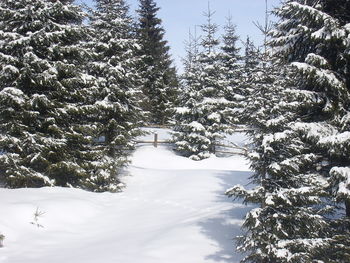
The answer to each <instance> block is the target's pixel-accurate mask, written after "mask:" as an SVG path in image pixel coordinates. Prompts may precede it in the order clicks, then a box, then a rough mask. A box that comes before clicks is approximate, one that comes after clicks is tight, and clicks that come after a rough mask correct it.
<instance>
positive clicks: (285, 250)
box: [227, 1, 350, 263]
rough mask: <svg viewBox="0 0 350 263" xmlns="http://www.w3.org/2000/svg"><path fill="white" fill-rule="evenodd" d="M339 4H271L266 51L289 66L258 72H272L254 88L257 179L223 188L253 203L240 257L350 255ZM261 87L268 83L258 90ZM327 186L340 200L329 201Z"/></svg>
mask: <svg viewBox="0 0 350 263" xmlns="http://www.w3.org/2000/svg"><path fill="white" fill-rule="evenodd" d="M343 4H344V5H345V4H346V3H345V2H344V1H343ZM344 5H341V4H339V5H333V4H330V1H285V2H284V3H283V5H282V7H281V8H280V9H278V11H277V15H278V16H279V17H280V18H281V19H282V20H281V22H280V23H279V24H278V25H277V28H276V29H275V30H274V31H273V32H272V33H271V35H272V40H271V44H272V46H273V48H274V54H273V55H274V57H279V58H280V62H281V63H285V62H287V65H286V66H283V65H279V64H278V65H277V66H278V67H277V68H276V67H275V69H274V70H273V71H272V72H271V71H269V73H268V76H265V77H264V75H266V73H267V72H266V71H262V72H263V74H258V76H259V75H261V76H263V79H264V78H265V79H271V80H272V81H269V82H266V83H265V84H264V85H259V87H258V90H256V99H255V100H254V103H257V106H258V107H253V111H252V112H253V113H254V112H255V114H254V115H252V117H253V118H252V119H251V120H250V123H251V125H252V126H253V127H254V128H255V130H254V131H253V132H252V134H255V137H253V138H254V139H255V141H254V142H255V150H254V152H253V153H252V154H251V156H250V157H251V158H250V159H251V160H252V168H253V169H254V171H255V173H254V175H253V182H254V183H256V184H257V185H258V186H257V187H255V188H254V189H252V190H246V189H244V188H243V187H241V186H235V187H234V188H232V189H230V190H229V191H228V192H227V193H228V194H229V195H234V196H237V197H242V198H244V200H245V201H246V202H251V203H256V204H259V205H260V207H259V208H256V209H253V210H252V211H251V212H250V213H248V215H247V217H246V219H245V223H244V227H245V228H246V229H247V233H246V235H245V236H244V237H242V238H241V239H240V248H241V249H242V250H244V251H247V252H248V256H247V257H246V258H245V260H243V262H344V263H345V262H348V260H349V255H350V254H349V240H348V238H346V236H348V235H349V219H348V218H347V217H346V202H347V200H348V199H347V197H346V194H345V195H344V194H343V193H344V192H345V193H347V192H348V189H349V186H348V185H347V184H348V183H347V182H348V181H347V180H348V178H347V177H348V174H347V172H346V171H347V170H348V169H349V163H348V158H346V157H345V156H349V152H348V151H349V149H348V145H349V144H348V142H349V139H348V137H347V136H348V128H349V127H347V126H348V125H347V121H346V119H347V116H348V111H349V94H348V92H349V87H348V85H349V84H348V83H349V80H348V78H349V77H348V74H347V73H346V72H347V70H348V68H347V66H346V65H349V60H348V56H347V55H346V52H347V51H346V50H347V47H346V45H347V41H346V37H347V36H348V35H349V31H348V26H347V24H348V23H349V21H344V20H342V19H346V17H348V16H346V15H345V14H344V13H346V12H348V11H345V9H343V7H344ZM337 8H339V9H337ZM346 10H348V9H346ZM342 17H343V18H342ZM267 65H268V64H266V63H265V66H264V67H265V69H266V68H268V67H266V66H267ZM284 67H287V68H286V69H287V70H283V68H284ZM273 68H274V67H272V69H273ZM273 72H275V74H273ZM276 73H277V74H276ZM281 74H282V75H281ZM282 77H283V78H282ZM256 83H259V82H256ZM262 88H266V91H267V92H266V93H265V94H263V96H260V94H259V93H261V90H262ZM275 95H277V97H276V96H275ZM264 97H265V99H264ZM336 178H341V179H338V180H337V179H336ZM331 189H334V193H335V197H337V198H336V200H338V201H341V202H344V203H345V206H343V208H341V207H338V206H335V205H333V203H332V202H331V198H332V195H331V194H330V193H331V191H330V190H331ZM339 193H340V195H339ZM340 196H341V197H340ZM344 207H345V209H344ZM342 210H343V211H344V215H342Z"/></svg>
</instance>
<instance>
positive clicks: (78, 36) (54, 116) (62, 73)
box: [0, 0, 99, 188]
mask: <svg viewBox="0 0 350 263" xmlns="http://www.w3.org/2000/svg"><path fill="white" fill-rule="evenodd" d="M83 18H84V15H83V13H82V12H81V11H80V9H79V8H78V7H77V6H74V5H71V4H64V3H62V2H60V1H54V2H53V1H42V0H31V1H28V0H19V1H17V0H16V1H14V0H4V1H2V2H1V3H0V40H1V41H0V71H1V75H0V101H1V103H0V105H1V106H0V120H1V121H0V123H1V124H0V149H2V151H3V154H2V155H1V156H0V159H1V161H0V174H1V180H2V181H3V182H4V184H5V186H7V187H40V186H44V185H50V186H52V185H58V186H75V187H82V188H83V186H82V184H83V181H85V180H87V179H88V178H92V177H94V176H95V174H96V173H97V172H98V170H99V167H98V165H96V164H95V163H94V159H95V157H96V156H95V155H94V152H93V151H92V148H91V147H92V145H93V138H94V137H93V136H94V134H95V129H94V126H93V125H91V123H90V122H89V116H90V114H91V112H92V109H93V108H94V106H93V104H94V101H93V100H92V99H91V98H92V95H91V93H90V92H91V90H93V87H94V80H93V79H92V78H91V77H90V76H88V75H87V74H85V72H84V70H83V67H84V66H83V65H84V64H85V63H86V62H87V58H89V57H90V54H89V53H88V52H87V50H86V49H85V48H84V47H83V46H84V45H83V44H82V41H83V40H85V39H87V38H88V34H87V30H86V28H85V27H83V26H82V24H81V22H82V20H83Z"/></svg>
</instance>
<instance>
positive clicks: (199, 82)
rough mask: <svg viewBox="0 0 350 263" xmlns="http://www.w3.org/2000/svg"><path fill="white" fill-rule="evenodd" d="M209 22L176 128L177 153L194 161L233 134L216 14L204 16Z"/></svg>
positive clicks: (178, 113) (204, 30)
mask: <svg viewBox="0 0 350 263" xmlns="http://www.w3.org/2000/svg"><path fill="white" fill-rule="evenodd" d="M205 15H206V17H207V23H206V24H204V25H203V26H202V30H203V33H204V34H205V35H204V37H203V38H202V39H201V43H200V45H201V48H202V49H201V50H200V51H199V52H198V55H197V56H196V58H195V60H194V62H195V63H194V65H193V66H192V69H191V70H192V72H194V73H191V75H192V77H193V78H192V80H191V82H188V84H189V87H188V91H189V92H188V93H189V96H188V99H187V100H186V102H185V103H184V105H183V107H181V108H179V109H178V110H177V115H176V120H177V127H176V133H175V134H174V140H175V141H176V146H177V150H178V151H179V152H181V153H182V154H183V155H185V156H188V157H190V158H191V159H194V160H200V159H204V158H208V157H210V155H211V154H213V153H215V144H217V143H218V141H219V140H220V139H221V138H223V136H224V133H225V132H230V131H231V128H230V127H231V126H230V125H231V121H230V119H229V117H230V113H231V109H230V102H229V101H228V100H227V99H226V98H225V95H226V94H227V88H228V81H227V79H226V78H225V77H224V74H225V70H224V67H223V66H222V63H221V53H220V52H219V50H218V45H219V40H218V39H217V38H216V32H217V29H218V26H217V25H216V24H215V23H213V21H212V16H213V12H212V11H210V10H208V13H206V14H205Z"/></svg>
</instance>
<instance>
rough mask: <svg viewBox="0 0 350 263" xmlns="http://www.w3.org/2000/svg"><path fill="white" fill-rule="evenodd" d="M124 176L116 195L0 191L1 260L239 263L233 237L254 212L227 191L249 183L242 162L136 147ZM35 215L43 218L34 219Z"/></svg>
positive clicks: (14, 262)
mask: <svg viewBox="0 0 350 263" xmlns="http://www.w3.org/2000/svg"><path fill="white" fill-rule="evenodd" d="M157 132H159V133H160V137H161V138H160V139H167V138H168V137H169V135H168V131H167V130H159V129H158V130H157ZM149 136H150V137H151V136H152V134H150V135H149ZM162 136H165V137H166V138H162ZM240 136H241V134H240ZM128 174H129V175H125V177H124V178H123V181H124V182H125V183H126V185H127V188H126V189H125V190H124V191H123V192H122V193H114V194H113V193H102V194H97V193H91V192H85V191H82V190H78V189H69V188H59V187H55V188H49V187H46V188H41V189H17V190H10V189H0V200H1V201H0V211H1V217H0V234H4V235H5V240H4V247H3V248H0V262H1V263H62V262H67V263H70V262H71V263H99V262H101V263H165V262H166V263H197V262H207V263H209V262H211V263H214V262H215V263H217V262H227V263H228V262H230V263H236V262H239V260H240V259H241V258H242V255H240V254H239V253H238V252H236V251H235V248H234V247H235V244H234V241H233V240H232V239H233V238H234V237H235V236H236V235H238V234H240V226H241V224H242V219H243V217H244V216H245V214H246V213H247V212H248V211H249V210H250V209H251V207H247V206H245V205H242V204H241V203H240V202H239V201H235V202H233V201H232V200H231V199H229V198H227V197H226V196H225V195H224V192H225V190H226V189H227V188H230V187H232V186H233V185H235V184H241V185H244V184H247V182H248V177H249V175H250V174H251V172H249V169H248V165H247V164H246V161H245V159H244V158H243V157H240V156H233V157H227V158H216V157H212V158H209V159H207V160H203V161H192V160H189V159H187V158H184V157H181V156H177V155H176V154H175V153H173V151H172V150H171V146H169V145H168V146H167V145H161V146H159V147H158V148H154V147H153V146H151V145H141V146H139V147H137V150H136V151H135V153H134V154H133V156H132V163H131V165H130V167H129V168H128ZM36 211H38V212H42V213H43V214H42V215H41V216H39V217H38V218H37V220H35V218H34V213H35V212H36ZM33 223H34V224H33ZM37 225H41V226H42V227H40V226H39V227H38V226H37Z"/></svg>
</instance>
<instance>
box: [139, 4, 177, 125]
mask: <svg viewBox="0 0 350 263" xmlns="http://www.w3.org/2000/svg"><path fill="white" fill-rule="evenodd" d="M158 10H159V7H157V5H156V3H155V2H154V0H140V6H139V9H138V10H137V12H138V14H139V23H138V27H137V33H138V38H139V42H140V46H141V50H140V55H141V56H143V61H142V63H141V66H140V68H141V70H142V71H143V73H144V75H143V77H144V83H143V93H144V94H145V96H146V101H145V102H144V103H143V108H144V109H145V110H147V111H149V121H150V122H153V123H156V124H164V123H167V122H168V121H169V120H170V118H171V115H172V110H171V109H172V108H173V106H174V105H173V104H174V102H175V100H176V95H177V86H178V80H177V76H176V70H175V68H174V67H173V66H172V60H171V58H170V55H169V47H168V46H167V41H166V40H164V33H165V31H164V29H163V28H162V26H161V23H162V21H161V19H159V18H158V17H157V12H158Z"/></svg>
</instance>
